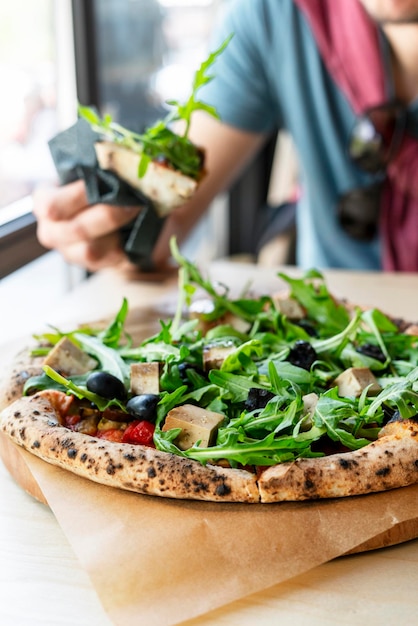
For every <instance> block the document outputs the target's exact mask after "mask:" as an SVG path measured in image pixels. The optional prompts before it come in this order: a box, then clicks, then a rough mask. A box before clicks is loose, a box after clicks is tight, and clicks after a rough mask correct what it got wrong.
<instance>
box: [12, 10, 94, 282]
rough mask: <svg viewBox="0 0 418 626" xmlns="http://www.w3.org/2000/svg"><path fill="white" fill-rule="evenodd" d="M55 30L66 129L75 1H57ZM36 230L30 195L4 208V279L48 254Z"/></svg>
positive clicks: (59, 99)
mask: <svg viewBox="0 0 418 626" xmlns="http://www.w3.org/2000/svg"><path fill="white" fill-rule="evenodd" d="M86 4H89V3H88V2H87V3H86ZM54 30H55V33H54V35H55V41H56V48H57V59H58V67H57V76H58V80H57V115H58V124H59V127H60V128H65V127H67V126H69V125H70V124H71V123H73V122H74V114H73V109H74V102H75V101H76V96H75V93H76V88H75V64H74V47H75V42H74V38H75V24H74V20H73V11H72V3H71V0H54ZM60 76H64V77H65V80H63V81H60V80H59V77H60ZM36 229H37V225H36V219H35V217H34V215H33V213H32V197H31V196H30V195H29V196H23V197H22V198H20V199H19V200H16V201H15V202H13V203H11V204H9V205H6V206H4V207H2V208H1V209H0V250H1V256H0V279H2V278H5V277H6V276H8V275H9V274H12V273H13V272H15V271H16V270H19V269H20V268H22V267H23V266H25V265H27V264H28V263H31V262H32V261H35V260H36V259H37V258H39V257H40V256H42V255H43V254H45V253H46V252H48V250H47V249H46V248H44V247H43V246H42V245H41V244H40V243H39V241H38V239H37V236H36Z"/></svg>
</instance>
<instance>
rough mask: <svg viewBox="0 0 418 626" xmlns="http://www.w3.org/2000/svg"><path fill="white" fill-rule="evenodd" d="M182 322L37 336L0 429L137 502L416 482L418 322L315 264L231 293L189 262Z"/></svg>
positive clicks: (285, 497)
mask: <svg viewBox="0 0 418 626" xmlns="http://www.w3.org/2000/svg"><path fill="white" fill-rule="evenodd" d="M172 251H173V255H174V257H175V259H176V260H177V262H178V263H179V267H180V269H179V291H178V304H177V310H176V312H175V315H173V316H172V317H171V318H169V319H165V320H161V321H160V327H159V330H158V331H157V332H156V333H155V334H154V335H152V336H150V337H148V338H146V339H144V340H142V341H140V342H138V343H137V344H136V343H134V342H132V340H131V338H130V337H129V334H128V333H127V331H126V328H125V326H126V323H125V322H126V316H127V313H128V303H127V302H126V300H124V301H123V303H122V305H121V307H120V309H119V311H118V313H117V314H116V316H115V318H114V319H113V320H112V321H111V322H110V323H108V324H106V325H98V326H97V327H95V326H88V327H86V326H80V327H79V328H77V329H75V330H72V331H67V332H63V331H58V330H56V329H54V330H53V331H51V332H50V333H45V334H42V335H40V336H37V338H36V340H37V344H36V345H35V346H34V347H32V348H31V350H30V351H29V350H27V351H25V352H24V353H23V354H21V355H19V357H18V359H17V360H16V362H15V364H14V366H13V371H12V373H11V374H10V375H9V376H8V377H7V378H6V379H5V382H4V383H3V391H2V394H1V402H2V404H3V410H2V412H1V416H0V432H1V433H3V435H4V436H6V437H8V438H9V439H10V440H11V441H12V442H14V443H15V444H17V445H18V446H21V447H22V448H24V449H26V450H27V451H28V452H30V453H31V454H33V455H35V456H37V457H39V458H41V459H43V460H44V461H45V462H47V463H51V464H53V465H57V466H59V467H61V468H63V469H65V470H67V471H69V472H73V473H75V474H77V475H79V476H81V477H84V478H85V479H88V480H91V481H94V482H97V483H100V484H104V485H109V486H111V487H114V488H118V489H123V490H127V491H132V492H136V493H140V494H148V495H152V496H161V497H168V498H179V499H195V500H206V501H213V502H245V503H275V502H283V501H302V500H315V499H318V498H340V497H349V496H354V495H361V494H370V493H373V492H379V491H386V490H389V489H395V488H399V487H403V486H406V485H410V484H413V483H416V482H418V416H417V414H418V349H417V348H418V326H417V325H414V324H408V323H406V322H404V321H402V320H398V319H392V318H390V317H389V316H387V315H385V314H384V313H383V312H381V311H380V310H378V309H366V308H362V307H358V306H354V305H353V304H351V303H348V302H346V301H344V300H341V299H338V298H336V297H335V296H334V295H333V294H331V293H330V291H329V290H328V287H327V285H326V281H325V279H324V277H323V275H322V274H321V273H320V272H319V271H317V270H314V269H312V270H310V271H308V272H306V273H304V274H303V275H300V276H296V277H292V276H290V275H288V274H284V273H279V274H278V289H277V292H275V293H268V294H257V293H256V289H255V287H252V288H251V289H250V288H248V289H247V290H246V291H245V293H243V294H240V295H239V296H238V297H237V296H236V295H232V294H231V293H230V290H229V289H228V288H227V287H225V286H223V285H219V284H214V283H212V282H211V281H210V279H209V278H207V277H205V276H204V275H203V274H202V273H201V272H200V271H199V269H198V268H197V267H196V266H195V265H194V264H192V263H191V262H189V261H188V260H187V259H185V258H184V257H183V256H182V255H181V254H180V253H179V251H178V249H177V247H176V245H175V242H172Z"/></svg>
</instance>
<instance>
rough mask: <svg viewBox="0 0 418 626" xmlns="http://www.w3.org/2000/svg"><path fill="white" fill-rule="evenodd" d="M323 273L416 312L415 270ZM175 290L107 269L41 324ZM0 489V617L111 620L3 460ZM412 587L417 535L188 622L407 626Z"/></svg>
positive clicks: (218, 272) (261, 278) (6, 620)
mask: <svg viewBox="0 0 418 626" xmlns="http://www.w3.org/2000/svg"><path fill="white" fill-rule="evenodd" d="M211 271H212V275H213V276H214V277H218V278H219V279H221V280H222V281H223V282H226V283H230V284H231V285H233V286H234V289H239V286H240V285H241V286H242V285H244V284H245V283H246V281H247V280H248V279H251V278H252V279H253V281H254V285H257V287H258V288H260V289H261V288H262V287H266V288H272V287H273V288H274V287H275V286H277V279H276V276H275V274H276V272H275V271H274V270H269V269H265V268H263V269H262V270H260V269H259V268H256V267H255V266H251V265H245V264H230V263H226V262H217V263H215V264H213V266H212V269H211ZM290 271H291V270H290ZM293 271H294V270H293ZM327 278H328V284H329V285H330V287H331V289H332V290H333V291H334V292H335V293H336V294H338V295H340V296H343V295H344V296H347V297H348V298H350V299H352V300H353V301H356V302H362V303H364V304H367V305H371V304H372V305H377V306H380V307H381V308H383V309H385V310H386V311H388V312H389V313H392V314H394V315H400V316H401V315H403V316H404V317H407V318H410V319H412V320H415V319H416V318H418V314H417V313H416V311H417V304H418V295H417V294H418V275H391V274H386V275H383V274H382V275H379V274H372V273H352V272H344V271H332V272H327ZM175 293H176V292H175V283H174V282H173V281H171V282H170V281H169V282H168V283H160V284H149V283H148V284H147V283H138V282H129V281H126V280H122V279H121V278H120V277H118V276H117V275H116V274H114V273H113V272H103V273H101V274H97V275H96V276H94V277H92V278H91V279H89V280H88V281H86V282H85V283H83V284H81V285H80V286H79V287H78V288H77V289H76V290H75V291H73V292H72V293H70V294H69V295H68V296H66V297H65V298H64V299H63V300H62V301H61V302H60V303H57V306H56V307H54V309H53V310H52V311H51V315H50V318H49V319H48V320H45V321H46V322H51V323H54V324H57V325H65V324H71V323H73V322H75V321H87V320H95V319H100V318H102V317H106V316H108V315H112V314H113V313H114V312H115V311H116V310H117V309H118V307H119V305H120V301H121V298H122V297H123V296H127V297H128V299H129V301H130V303H131V305H139V306H146V305H147V302H149V301H150V299H152V301H153V302H157V303H158V305H159V306H161V307H162V309H165V310H167V308H170V307H174V304H175ZM35 330H39V329H33V328H31V327H30V325H28V328H27V329H22V339H21V340H17V341H13V342H12V343H9V344H7V343H6V344H4V345H3V346H2V349H1V350H0V365H3V364H5V363H7V361H8V360H9V359H10V358H11V356H12V354H13V353H14V352H15V351H16V350H17V349H18V348H19V347H20V346H21V345H24V343H26V340H27V336H28V335H29V334H30V333H31V332H32V331H35ZM23 331H24V332H23ZM0 490H1V494H2V497H1V498H0V624H1V625H2V626H9V624H10V625H12V624H13V626H26V625H27V626H36V625H38V624H39V625H42V626H46V625H51V626H58V625H61V624H68V625H71V626H73V625H75V624H77V626H82V625H86V626H108V625H109V624H110V621H109V618H108V617H107V615H106V614H105V612H104V610H103V608H102V606H101V604H100V602H99V600H98V598H97V596H96V594H95V591H94V589H93V586H92V584H91V582H90V580H89V578H88V576H87V574H86V572H85V571H83V569H82V568H81V566H80V564H79V562H78V560H77V558H76V557H75V555H74V553H73V551H72V548H71V546H70V545H69V543H68V541H67V540H66V538H65V536H64V534H63V532H62V530H61V527H60V526H59V524H58V523H57V521H56V519H55V517H54V515H53V513H52V512H51V511H50V510H49V508H48V507H46V506H44V505H42V504H40V503H38V502H37V501H36V500H34V499H33V498H32V497H30V496H28V495H27V494H26V493H25V492H24V491H22V490H21V488H20V487H19V486H17V485H16V483H15V482H14V480H13V479H12V478H11V477H10V475H9V474H8V473H7V471H6V469H5V468H4V467H3V465H2V464H0ZM417 587H418V540H413V541H409V542H407V543H404V544H400V545H398V546H393V547H390V548H386V549H382V550H376V551H373V552H368V553H364V554H360V555H355V556H349V557H342V558H340V559H337V560H335V561H332V562H329V563H327V564H325V565H321V566H320V567H317V568H315V569H313V570H311V571H309V572H308V573H306V574H304V575H302V576H298V577H297V578H293V579H292V580H290V581H288V582H286V583H282V584H280V585H276V586H274V587H272V588H270V589H267V590H265V591H263V592H261V593H257V594H255V595H253V596H250V597H247V598H245V599H242V600H240V601H237V602H235V603H233V604H232V605H228V606H225V607H223V608H222V609H218V610H216V611H214V612H213V613H211V614H207V615H205V616H203V617H201V618H199V619H195V620H193V621H189V622H188V624H189V626H191V625H196V626H197V625H199V626H203V625H209V624H225V625H233V624H234V625H235V624H240V625H241V626H246V625H253V624H257V626H259V625H261V626H262V625H267V624H268V625H270V624H276V623H277V624H278V623H280V624H282V625H287V624H289V625H290V624H292V625H296V626H298V625H305V624H306V625H308V624H309V625H310V626H312V625H314V626H316V625H318V626H319V625H321V626H322V625H324V624H337V623H338V624H363V623H365V622H366V621H367V623H368V625H369V626H371V625H374V624H376V625H377V624H378V625H379V626H381V625H382V624H385V625H388V624H393V625H395V624H396V625H398V624H402V625H403V626H404V625H408V624H411V625H412V624H417V623H418V594H417ZM138 623H140V622H139V621H138Z"/></svg>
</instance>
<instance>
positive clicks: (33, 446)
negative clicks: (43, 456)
mask: <svg viewBox="0 0 418 626" xmlns="http://www.w3.org/2000/svg"><path fill="white" fill-rule="evenodd" d="M40 447H41V444H40V443H39V441H38V440H36V441H34V442H33V444H32V448H40Z"/></svg>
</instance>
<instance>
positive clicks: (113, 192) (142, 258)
mask: <svg viewBox="0 0 418 626" xmlns="http://www.w3.org/2000/svg"><path fill="white" fill-rule="evenodd" d="M99 139H100V136H99V135H98V134H97V133H95V132H94V131H93V130H92V128H91V126H90V124H89V123H88V122H86V121H85V120H84V119H79V120H78V121H77V122H76V124H74V125H73V126H71V127H70V128H68V129H67V130H64V131H63V132H61V133H59V134H58V135H56V136H55V137H53V138H52V139H51V140H50V141H49V149H50V151H51V155H52V158H53V161H54V164H55V167H56V170H57V173H58V176H59V179H60V182H61V183H62V184H63V185H65V184H68V183H71V182H74V181H75V180H80V179H82V180H84V182H85V185H86V192H87V199H88V202H89V204H98V203H104V204H113V205H116V206H120V207H124V206H126V207H128V206H138V205H141V206H142V207H143V208H142V210H141V212H140V214H139V215H138V217H136V218H135V220H133V221H131V222H130V223H129V224H128V225H127V226H125V227H123V228H122V229H121V230H120V234H121V237H122V242H123V246H124V250H125V252H126V254H127V255H128V257H129V259H130V260H131V261H132V262H133V263H135V264H136V265H138V266H139V267H140V268H141V270H143V271H150V270H152V260H151V254H152V250H153V248H154V245H155V242H156V240H157V238H158V235H159V233H160V231H161V228H162V225H163V223H164V219H163V218H161V217H159V216H158V215H157V213H156V211H155V209H154V207H153V204H152V202H151V201H150V200H149V199H148V198H146V197H145V196H144V195H143V194H142V193H141V192H140V191H138V190H137V189H134V188H133V187H131V185H129V184H128V183H126V182H125V181H123V180H121V179H120V178H119V176H117V174H115V173H113V172H110V171H109V170H103V169H101V168H100V166H99V164H98V162H97V157H96V151H95V149H94V144H95V142H96V141H98V140H99ZM121 210H123V208H121Z"/></svg>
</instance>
